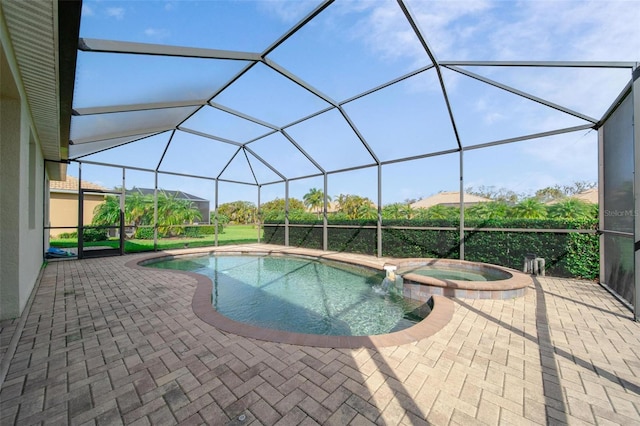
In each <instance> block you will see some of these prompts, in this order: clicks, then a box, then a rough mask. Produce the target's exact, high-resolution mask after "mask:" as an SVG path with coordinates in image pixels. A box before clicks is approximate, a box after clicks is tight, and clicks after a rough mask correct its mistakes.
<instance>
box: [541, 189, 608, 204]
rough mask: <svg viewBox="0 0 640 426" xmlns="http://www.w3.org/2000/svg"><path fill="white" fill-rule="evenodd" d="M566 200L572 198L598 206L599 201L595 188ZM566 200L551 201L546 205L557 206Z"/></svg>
mask: <svg viewBox="0 0 640 426" xmlns="http://www.w3.org/2000/svg"><path fill="white" fill-rule="evenodd" d="M567 198H573V199H574V200H580V201H584V202H585V203H591V204H598V201H599V200H598V188H597V187H596V188H591V189H587V190H585V191H582V192H579V193H578V194H575V195H572V196H571V197H567ZM567 198H562V199H555V200H551V201H549V202H548V203H547V204H548V205H553V204H557V203H559V202H560V201H562V200H566V199H567Z"/></svg>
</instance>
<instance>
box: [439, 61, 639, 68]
mask: <svg viewBox="0 0 640 426" xmlns="http://www.w3.org/2000/svg"><path fill="white" fill-rule="evenodd" d="M440 65H442V66H446V65H459V66H469V67H544V68H553V67H556V68H558V67H559V68H634V67H635V66H636V63H635V62H624V61H609V62H607V61H440Z"/></svg>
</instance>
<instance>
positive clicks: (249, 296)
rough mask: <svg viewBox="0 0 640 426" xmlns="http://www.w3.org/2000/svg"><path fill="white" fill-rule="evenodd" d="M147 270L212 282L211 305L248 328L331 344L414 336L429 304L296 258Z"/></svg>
mask: <svg viewBox="0 0 640 426" xmlns="http://www.w3.org/2000/svg"><path fill="white" fill-rule="evenodd" d="M146 266H151V267H155V268H163V269H173V270H179V271H190V272H195V273H198V274H201V275H205V276H207V277H208V278H210V279H211V281H212V286H211V304H212V307H213V308H214V309H215V310H216V311H218V312H219V313H221V314H222V315H224V316H226V317H228V318H230V319H232V320H235V321H239V322H242V323H245V324H250V325H254V326H258V327H265V328H270V329H276V330H284V331H289V332H294V333H307V334H318V335H329V336H370V335H379V334H385V333H391V332H395V331H399V330H403V329H406V328H409V327H411V326H413V325H414V324H416V323H417V322H419V321H420V320H421V319H422V318H424V317H425V316H426V315H428V313H429V310H430V309H429V306H430V305H429V304H426V303H423V302H419V301H415V300H411V299H407V298H405V297H403V296H402V295H401V292H400V293H399V294H396V293H394V292H386V291H382V289H381V288H380V285H381V283H382V282H383V279H384V278H385V275H384V273H383V272H380V271H377V270H374V269H370V268H365V267H360V266H355V265H347V264H344V263H341V262H334V261H324V260H318V259H315V258H306V257H300V256H290V255H286V256H285V255H277V256H266V255H255V254H253V255H233V254H232V255H229V254H224V255H223V254H219V255H215V254H211V255H204V256H203V255H199V256H188V257H176V258H173V259H162V260H159V261H155V262H153V263H146Z"/></svg>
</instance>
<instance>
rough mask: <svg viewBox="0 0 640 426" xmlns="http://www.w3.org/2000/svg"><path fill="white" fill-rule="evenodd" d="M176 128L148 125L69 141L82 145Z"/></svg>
mask: <svg viewBox="0 0 640 426" xmlns="http://www.w3.org/2000/svg"><path fill="white" fill-rule="evenodd" d="M174 129H175V126H156V127H148V128H146V129H133V130H127V131H121V132H112V133H106V134H103V135H96V136H95V137H86V138H78V139H71V140H70V141H69V143H70V144H72V145H82V144H85V143H91V142H100V141H107V140H109V139H117V138H126V137H128V136H141V135H148V134H150V133H156V134H157V133H162V132H168V131H170V130H174Z"/></svg>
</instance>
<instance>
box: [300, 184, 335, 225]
mask: <svg viewBox="0 0 640 426" xmlns="http://www.w3.org/2000/svg"><path fill="white" fill-rule="evenodd" d="M302 200H303V201H304V205H305V206H307V208H308V209H310V210H315V211H316V212H317V213H318V219H320V213H322V210H323V208H324V192H323V191H322V190H320V189H318V188H311V189H310V190H309V192H307V193H306V194H304V196H303V197H302ZM327 201H331V197H329V196H327Z"/></svg>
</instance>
